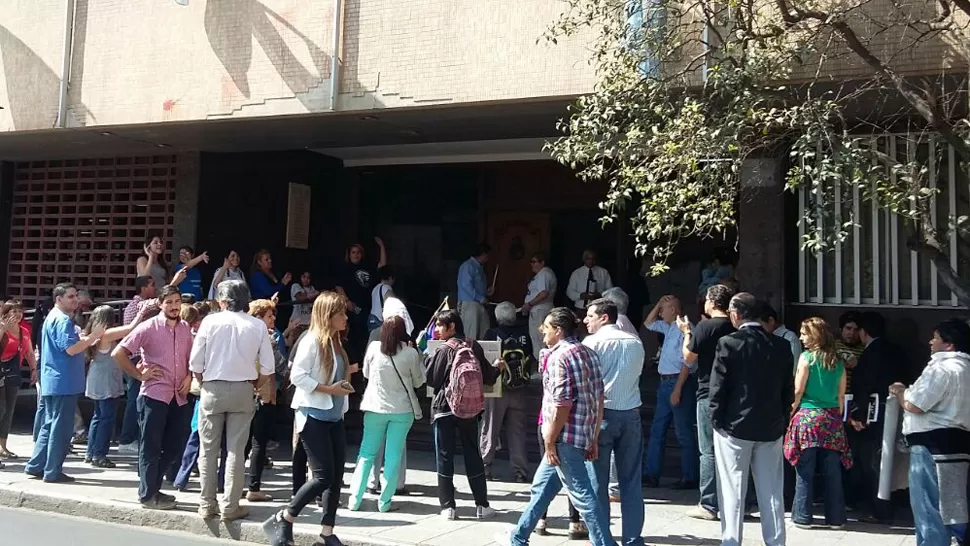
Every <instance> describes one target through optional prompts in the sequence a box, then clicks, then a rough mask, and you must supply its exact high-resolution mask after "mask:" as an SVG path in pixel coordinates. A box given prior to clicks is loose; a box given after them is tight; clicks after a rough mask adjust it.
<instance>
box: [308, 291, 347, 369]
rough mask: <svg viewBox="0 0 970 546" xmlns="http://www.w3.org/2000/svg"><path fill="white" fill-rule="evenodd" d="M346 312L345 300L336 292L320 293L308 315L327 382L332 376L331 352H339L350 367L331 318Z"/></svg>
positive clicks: (311, 332)
mask: <svg viewBox="0 0 970 546" xmlns="http://www.w3.org/2000/svg"><path fill="white" fill-rule="evenodd" d="M346 312H347V300H346V299H345V298H344V297H343V296H341V295H340V294H338V293H336V292H330V291H326V292H321V293H320V295H319V296H317V299H316V300H314V302H313V313H312V314H311V315H310V330H309V333H310V334H311V335H313V336H314V337H315V338H316V340H317V343H319V344H320V365H321V366H322V367H323V376H324V378H325V379H327V380H329V378H330V376H331V375H333V350H332V348H336V349H337V350H338V351H340V356H341V358H343V359H344V363H345V364H347V365H350V361H349V360H348V359H347V351H345V350H344V346H343V343H341V341H340V331H338V330H337V329H336V328H334V326H333V322H332V321H333V317H334V316H336V315H338V314H340V313H346Z"/></svg>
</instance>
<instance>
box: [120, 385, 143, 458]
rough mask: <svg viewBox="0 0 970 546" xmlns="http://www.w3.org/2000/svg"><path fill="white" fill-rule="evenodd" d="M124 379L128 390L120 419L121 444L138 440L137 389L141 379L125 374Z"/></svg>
mask: <svg viewBox="0 0 970 546" xmlns="http://www.w3.org/2000/svg"><path fill="white" fill-rule="evenodd" d="M125 381H126V382H127V385H128V392H127V394H125V415H124V417H122V419H121V438H119V439H118V442H119V443H121V444H130V443H132V442H137V441H138V435H139V431H138V391H139V390H140V389H141V381H139V380H137V379H135V378H133V377H129V376H128V374H125Z"/></svg>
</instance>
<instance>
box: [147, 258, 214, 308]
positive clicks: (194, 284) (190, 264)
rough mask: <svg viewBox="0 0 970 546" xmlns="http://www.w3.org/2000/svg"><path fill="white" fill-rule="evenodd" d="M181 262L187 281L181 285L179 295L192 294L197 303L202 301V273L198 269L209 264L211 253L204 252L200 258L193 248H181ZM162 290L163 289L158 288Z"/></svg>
mask: <svg viewBox="0 0 970 546" xmlns="http://www.w3.org/2000/svg"><path fill="white" fill-rule="evenodd" d="M179 261H180V262H182V268H183V269H185V280H184V281H182V282H180V283H179V293H181V294H192V297H193V298H195V301H202V272H201V271H199V269H198V268H197V267H196V266H198V265H199V264H200V263H202V262H205V263H209V253H208V252H203V253H202V254H199V256H198V257H196V255H195V251H194V250H192V247H190V246H188V245H184V246H182V247H181V248H179ZM158 289H159V290H161V287H158Z"/></svg>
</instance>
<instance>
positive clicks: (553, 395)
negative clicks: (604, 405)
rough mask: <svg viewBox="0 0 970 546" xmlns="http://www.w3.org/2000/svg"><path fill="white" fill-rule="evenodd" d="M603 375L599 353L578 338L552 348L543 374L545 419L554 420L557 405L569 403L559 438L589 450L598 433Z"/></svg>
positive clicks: (547, 422)
mask: <svg viewBox="0 0 970 546" xmlns="http://www.w3.org/2000/svg"><path fill="white" fill-rule="evenodd" d="M602 399H603V375H602V371H601V366H600V362H599V357H597V355H596V353H595V352H594V351H593V350H592V349H590V348H589V347H586V346H585V345H581V344H580V343H579V342H578V341H576V340H575V339H569V340H563V341H560V342H559V343H557V344H556V346H555V347H553V348H552V351H551V352H550V354H549V355H548V361H547V367H546V370H545V372H544V373H543V375H542V421H543V425H544V426H546V425H548V424H549V423H552V422H553V418H554V415H555V411H556V408H557V407H563V406H569V417H568V418H567V419H566V424H565V426H563V429H562V433H561V436H560V441H561V442H563V443H565V444H569V445H571V446H574V447H577V448H579V449H583V450H587V449H589V448H590V446H591V445H592V443H593V440H594V438H595V437H596V421H597V414H598V413H599V403H600V400H602Z"/></svg>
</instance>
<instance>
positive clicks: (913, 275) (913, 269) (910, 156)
mask: <svg viewBox="0 0 970 546" xmlns="http://www.w3.org/2000/svg"><path fill="white" fill-rule="evenodd" d="M914 161H916V146H915V145H914V143H913V138H912V137H911V136H910V135H906V162H907V163H909V165H910V169H913V168H916V167H914V166H913V162H914ZM917 174H918V172H912V171H911V172H910V175H911V176H916V175H917ZM909 206H910V210H911V211H913V212H916V202H914V201H910V203H909ZM913 223H914V225H915V228H916V229H919V221H918V220H913ZM909 284H910V289H911V290H912V294H911V296H912V298H911V299H912V303H913V305H919V253H918V252H916V251H915V250H910V251H909Z"/></svg>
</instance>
